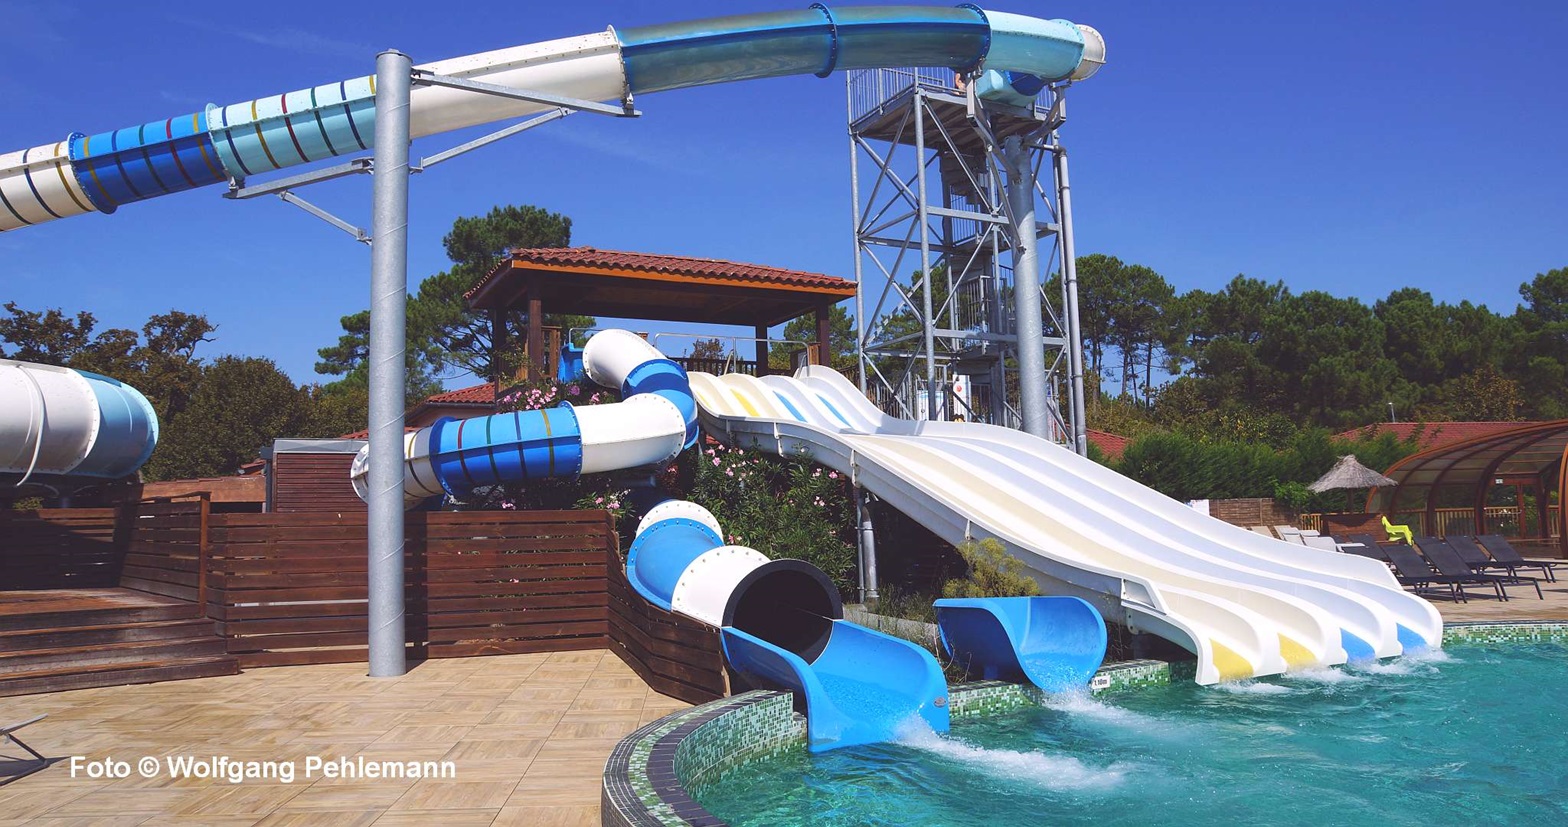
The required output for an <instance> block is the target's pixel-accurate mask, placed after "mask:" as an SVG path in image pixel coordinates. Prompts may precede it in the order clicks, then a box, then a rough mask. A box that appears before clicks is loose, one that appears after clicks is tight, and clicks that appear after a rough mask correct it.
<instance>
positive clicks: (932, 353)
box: [910, 83, 937, 419]
mask: <svg viewBox="0 0 1568 827" xmlns="http://www.w3.org/2000/svg"><path fill="white" fill-rule="evenodd" d="M925 123H926V99H925V93H924V92H922V91H921V90H920V85H919V84H918V83H917V84H916V85H915V163H916V164H917V165H918V169H917V170H916V176H917V185H918V187H919V192H918V193H917V198H919V200H920V206H919V208H918V209H916V210H915V220H916V221H919V222H920V270H921V273H923V274H924V277H923V279H922V280H923V281H924V283H925V289H924V290H921V291H920V308H921V309H920V313H921V318H922V319H923V320H924V321H925V342H924V347H925V349H926V419H936V418H937V409H936V405H937V393H936V319H935V318H933V317H932V313H931V288H932V285H933V284H934V283H935V281H936V278H935V276H934V274H933V273H932V272H931V221H930V216H928V215H927V214H926V206H927V205H928V204H930V203H931V202H930V201H929V200H928V198H927V193H926V127H925ZM910 401H914V400H910Z"/></svg>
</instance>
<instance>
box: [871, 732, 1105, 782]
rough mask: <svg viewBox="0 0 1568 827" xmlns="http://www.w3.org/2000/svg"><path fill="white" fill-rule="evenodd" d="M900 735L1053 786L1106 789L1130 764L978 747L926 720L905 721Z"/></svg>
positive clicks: (961, 758) (964, 760)
mask: <svg viewBox="0 0 1568 827" xmlns="http://www.w3.org/2000/svg"><path fill="white" fill-rule="evenodd" d="M898 736H899V737H898V743H900V744H903V745H904V746H907V747H913V748H915V749H918V750H923V751H925V752H929V753H932V754H934V755H939V756H941V757H943V758H947V759H949V760H952V761H958V762H961V763H964V764H969V765H971V766H974V767H977V768H979V769H981V770H983V771H985V772H988V773H990V774H992V775H998V776H1001V777H1004V778H1007V779H1009V780H1013V781H1027V782H1029V783H1031V784H1036V785H1039V786H1041V787H1045V788H1047V789H1052V790H1104V789H1109V788H1111V787H1114V786H1116V785H1118V784H1120V783H1121V782H1122V781H1123V779H1125V778H1126V776H1127V768H1126V767H1125V766H1123V765H1120V764H1113V765H1111V766H1109V767H1103V768H1102V767H1092V766H1089V765H1088V764H1085V763H1084V762H1082V761H1079V760H1078V759H1076V758H1069V757H1066V756H1060V755H1047V754H1045V753H1043V752H1022V751H1019V750H1011V749H990V748H988V747H977V746H974V745H973V744H966V743H964V742H963V741H959V740H957V739H955V738H951V737H943V736H942V735H939V734H937V733H936V732H934V731H932V729H931V727H930V726H928V725H927V724H926V723H925V722H924V721H913V722H909V723H906V724H905V725H904V726H902V727H900V728H899V732H898Z"/></svg>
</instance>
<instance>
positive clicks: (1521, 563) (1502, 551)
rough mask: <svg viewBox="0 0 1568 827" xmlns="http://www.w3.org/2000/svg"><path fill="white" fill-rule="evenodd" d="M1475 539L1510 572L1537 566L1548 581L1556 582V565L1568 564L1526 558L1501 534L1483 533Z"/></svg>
mask: <svg viewBox="0 0 1568 827" xmlns="http://www.w3.org/2000/svg"><path fill="white" fill-rule="evenodd" d="M1476 540H1477V541H1479V542H1480V543H1481V546H1482V548H1485V549H1486V552H1487V553H1488V554H1490V555H1492V560H1493V561H1495V562H1497V563H1498V564H1500V565H1502V566H1505V567H1506V568H1507V569H1508V570H1509V572H1510V573H1512V572H1513V570H1514V569H1520V568H1539V569H1540V570H1541V573H1542V574H1544V575H1545V576H1546V579H1547V581H1548V582H1551V583H1556V582H1557V567H1558V566H1562V565H1568V563H1565V562H1564V561H1562V560H1540V559H1530V558H1526V557H1525V556H1524V555H1521V554H1520V553H1519V551H1518V550H1517V549H1515V548H1514V547H1513V544H1511V543H1509V542H1508V540H1507V539H1505V538H1504V537H1503V536H1502V535H1501V534H1483V535H1481V536H1480V537H1477V538H1476Z"/></svg>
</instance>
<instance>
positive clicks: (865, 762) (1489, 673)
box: [691, 644, 1568, 827]
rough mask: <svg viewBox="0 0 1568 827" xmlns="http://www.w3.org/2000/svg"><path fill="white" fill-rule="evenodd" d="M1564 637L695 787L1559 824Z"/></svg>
mask: <svg viewBox="0 0 1568 827" xmlns="http://www.w3.org/2000/svg"><path fill="white" fill-rule="evenodd" d="M1565 688H1568V648H1565V647H1563V646H1560V645H1555V644H1514V645H1507V646H1495V647H1493V646H1473V645H1466V646H1454V647H1451V648H1450V649H1448V650H1447V652H1446V653H1437V654H1435V655H1430V656H1426V657H1417V658H1405V659H1400V660H1395V661H1390V662H1387V663H1382V664H1373V665H1368V666H1363V667H1351V668H1347V669H1333V670H1322V671H1315V672H1311V673H1306V674H1302V675H1296V676H1290V677H1282V678H1277V679H1269V680H1266V681H1255V682H1247V683H1243V684H1239V685H1233V686H1226V687H1199V686H1195V685H1193V684H1190V683H1184V684H1179V685H1175V686H1171V687H1166V688H1160V689H1150V690H1140V691H1132V692H1122V693H1116V694H1115V695H1111V696H1104V697H1102V698H1089V697H1087V696H1074V697H1063V698H1058V699H1055V700H1053V701H1052V702H1051V704H1050V706H1049V707H1048V708H1043V709H1029V710H1024V711H1020V712H1016V713H1012V714H1007V715H1000V716H994V717H989V718H980V719H971V720H964V721H957V722H955V723H954V726H953V731H952V732H950V733H947V734H944V735H940V736H939V735H936V734H934V733H932V732H930V731H929V730H926V731H924V732H921V731H919V730H911V731H909V732H908V733H907V734H906V735H905V736H904V738H903V739H902V740H901V741H900V742H899V743H894V744H882V745H877V746H872V747H859V748H853V749H846V750H840V751H835V752H829V753H823V754H819V755H811V754H809V753H807V752H806V751H805V750H804V749H801V750H798V751H792V752H791V753H790V754H788V755H785V756H782V757H779V758H775V759H771V760H768V761H764V762H758V763H753V764H750V765H747V766H743V767H739V768H736V769H734V770H731V771H729V772H727V773H726V774H724V775H722V776H720V777H717V778H707V779H700V780H699V783H698V784H697V785H695V786H694V787H693V788H692V790H691V792H692V793H693V795H694V796H695V797H696V798H697V800H698V801H700V802H701V803H702V804H703V805H704V806H705V807H707V808H708V810H709V811H710V812H712V813H713V814H714V815H716V816H719V817H720V818H723V819H725V820H727V821H729V822H730V823H731V824H733V825H738V826H739V827H749V826H750V825H757V826H758V827H760V825H769V827H785V826H786V825H811V827H819V825H857V827H858V825H1013V824H1017V825H1051V827H1064V826H1065V825H1078V824H1082V825H1091V824H1092V825H1104V824H1158V825H1207V824H1260V825H1312V827H1318V825H1420V827H1432V825H1441V824H1464V825H1471V824H1499V825H1502V824H1506V825H1535V824H1541V825H1548V824H1550V825H1564V824H1568V733H1565V732H1564V724H1565V723H1568V711H1565V709H1568V707H1565V705H1564V703H1563V698H1562V693H1563V692H1564V690H1565Z"/></svg>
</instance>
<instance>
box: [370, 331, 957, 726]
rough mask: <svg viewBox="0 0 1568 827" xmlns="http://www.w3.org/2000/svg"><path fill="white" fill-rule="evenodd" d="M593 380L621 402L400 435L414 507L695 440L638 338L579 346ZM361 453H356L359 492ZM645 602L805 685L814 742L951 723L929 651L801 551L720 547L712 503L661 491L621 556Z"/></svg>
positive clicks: (649, 458)
mask: <svg viewBox="0 0 1568 827" xmlns="http://www.w3.org/2000/svg"><path fill="white" fill-rule="evenodd" d="M582 358H583V368H584V370H585V371H586V373H587V374H588V376H589V378H591V379H592V380H593V381H594V382H597V383H598V384H600V385H603V386H605V387H611V388H619V389H620V391H621V399H622V401H620V402H615V403H610V404H605V405H583V406H572V405H562V406H560V407H557V408H551V409H548V410H537V411H522V412H515V413H504V414H495V415H493V416H481V417H475V418H473V419H465V420H453V419H443V420H441V421H439V422H437V423H435V424H434V425H431V426H429V427H427V428H422V429H420V430H418V431H415V432H413V433H410V434H408V435H407V436H406V437H405V439H404V446H405V453H404V475H403V480H404V499H405V501H406V502H407V503H408V504H410V505H413V504H416V503H418V502H420V501H421V500H424V499H425V498H427V497H433V496H439V495H443V494H450V495H457V496H461V495H462V494H465V493H467V492H469V491H472V490H473V489H475V488H481V487H485V486H490V485H495V484H497V483H503V482H524V481H527V480H530V479H543V478H547V477H570V476H576V475H578V474H591V473H597V472H602V471H613V470H618V469H623V468H640V467H644V466H650V465H656V464H659V463H662V462H666V461H668V460H671V459H674V458H675V456H676V455H677V454H679V453H680V452H681V451H682V450H683V449H684V448H688V447H690V446H691V445H692V444H694V443H695V441H696V439H697V434H698V430H697V404H696V401H695V400H694V399H693V398H692V394H691V387H690V384H689V383H688V380H687V378H686V372H685V371H684V370H682V369H681V367H680V366H679V365H677V364H675V363H674V362H672V361H670V360H669V359H667V358H665V356H664V354H663V353H661V352H659V350H658V348H655V347H654V346H653V345H650V344H649V343H648V342H647V341H645V340H644V339H643V338H642V337H640V336H638V335H637V334H635V333H631V332H629V331H625V330H604V331H600V332H599V333H596V334H594V336H593V338H591V339H589V340H588V344H587V346H586V347H585V348H584V349H583V357H582ZM367 456H368V454H367V451H365V450H361V451H360V453H359V455H358V456H357V457H355V459H354V466H353V471H352V472H351V473H352V474H353V480H354V486H355V489H356V490H358V491H359V492H360V496H361V497H363V496H364V493H365V479H366V475H367V474H368V471H369V466H368V459H367ZM626 575H627V579H628V580H629V581H630V582H631V584H632V588H633V589H635V590H636V591H637V593H638V594H640V595H642V597H643V598H644V599H646V600H647V601H648V602H650V603H652V604H654V605H655V606H658V607H659V608H661V609H665V610H667V611H674V612H679V613H681V614H684V615H686V616H688V617H692V618H695V619H697V620H700V621H702V622H704V623H707V624H709V625H711V626H715V627H718V628H720V629H721V630H722V632H723V639H724V648H725V653H726V655H727V656H728V657H730V658H731V663H732V664H734V666H735V667H736V668H737V669H739V670H741V671H742V672H745V673H748V674H751V675H753V676H756V677H758V678H759V679H762V680H766V681H769V682H770V683H772V684H774V685H779V686H784V687H787V688H790V689H793V690H795V691H796V692H798V693H800V698H801V699H802V700H803V701H804V703H805V706H806V717H807V722H808V724H807V726H808V734H809V738H810V742H811V748H812V749H830V748H833V747H839V746H849V745H852V744H864V743H871V742H875V741H883V740H889V739H891V738H892V737H893V736H894V730H895V729H896V727H897V726H898V725H899V724H901V723H902V722H904V721H906V720H908V719H909V718H910V716H913V715H919V716H920V717H922V718H924V719H925V720H926V721H927V722H928V723H930V724H931V726H932V727H933V728H936V729H939V730H946V729H947V718H948V716H947V706H946V704H947V683H946V682H945V681H944V680H943V678H942V669H941V667H940V666H938V665H937V662H936V659H935V658H934V657H932V656H931V654H930V653H928V652H926V651H925V650H924V649H921V648H920V647H919V646H916V645H915V644H913V643H908V642H906V641H902V640H898V639H897V638H892V637H888V636H886V635H882V634H880V633H877V632H873V631H871V630H870V629H865V628H862V627H859V626H856V625H854V624H852V623H847V622H845V621H844V620H843V619H842V618H843V616H844V611H843V606H842V605H841V604H840V602H839V596H838V589H837V588H836V587H835V586H834V585H833V583H832V581H831V580H829V579H828V576H827V575H825V574H823V573H822V572H821V571H820V570H818V569H817V568H816V567H814V566H812V565H810V564H809V563H805V562H802V561H800V560H769V559H768V558H767V557H766V556H765V555H763V554H762V552H760V551H757V550H756V549H752V548H746V547H744V546H733V545H726V544H725V543H724V541H723V531H722V530H721V529H720V527H719V523H718V521H717V520H715V519H714V517H713V515H712V514H711V513H709V512H708V510H707V509H705V508H703V507H702V506H699V505H697V504H696V503H692V502H687V501H684V500H666V501H665V502H662V503H659V504H658V505H655V506H654V507H653V508H651V509H649V510H648V513H647V514H645V515H643V518H642V521H641V523H639V525H638V527H637V538H636V540H635V541H633V543H632V547H631V549H630V550H629V551H628V552H627V557H626Z"/></svg>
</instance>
